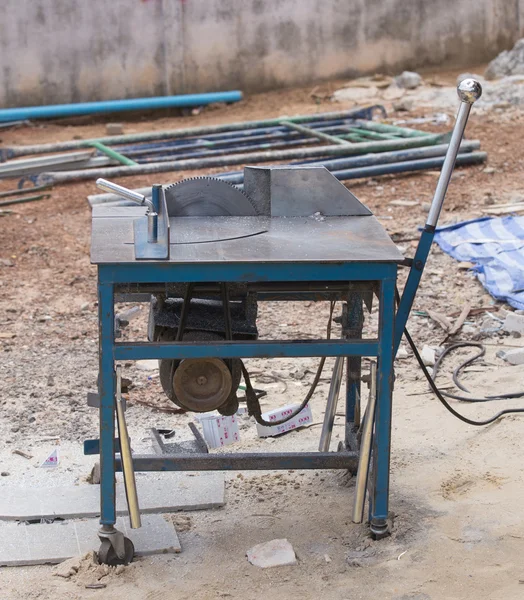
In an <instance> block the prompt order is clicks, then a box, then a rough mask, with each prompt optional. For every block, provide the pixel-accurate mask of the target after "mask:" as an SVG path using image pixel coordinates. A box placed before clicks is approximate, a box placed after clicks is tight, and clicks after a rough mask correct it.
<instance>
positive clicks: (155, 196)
mask: <svg viewBox="0 0 524 600" xmlns="http://www.w3.org/2000/svg"><path fill="white" fill-rule="evenodd" d="M161 189H162V188H161V187H158V186H156V185H154V186H153V187H152V188H151V202H152V203H153V206H154V208H155V212H156V213H157V214H158V213H159V212H160V190H161Z"/></svg>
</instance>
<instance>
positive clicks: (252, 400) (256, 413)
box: [240, 301, 336, 427]
mask: <svg viewBox="0 0 524 600" xmlns="http://www.w3.org/2000/svg"><path fill="white" fill-rule="evenodd" d="M335 304H336V302H333V301H331V302H330V305H329V319H328V324H327V332H326V334H327V335H326V338H327V339H328V340H329V339H331V323H332V319H333V312H334V310H335ZM325 362H326V357H325V356H323V357H322V358H321V359H320V362H319V364H318V367H317V372H316V374H315V378H314V379H313V383H312V384H311V387H310V388H309V391H308V393H307V394H306V397H305V398H304V400H303V401H302V403H301V404H300V406H299V407H298V408H297V409H296V410H295V412H293V413H292V414H290V415H288V416H287V417H284V418H283V419H279V420H278V421H266V420H265V419H264V418H263V417H262V409H261V408H260V402H259V401H258V398H257V396H256V394H255V390H254V389H253V386H252V385H251V379H250V378H249V373H248V371H247V369H246V367H245V365H244V363H243V362H242V361H241V363H240V364H241V366H242V375H243V376H244V382H245V384H246V401H247V408H248V414H249V415H251V416H253V417H255V420H256V422H257V423H259V424H260V425H264V426H266V427H274V426H275V425H282V424H283V423H287V422H288V421H290V420H291V419H294V418H295V417H296V416H297V415H298V414H299V413H300V412H301V411H302V410H303V409H304V408H305V407H306V404H307V403H308V402H309V401H310V400H311V397H312V396H313V393H314V392H315V389H316V388H317V385H318V382H319V381H320V377H321V375H322V371H323V369H324V364H325Z"/></svg>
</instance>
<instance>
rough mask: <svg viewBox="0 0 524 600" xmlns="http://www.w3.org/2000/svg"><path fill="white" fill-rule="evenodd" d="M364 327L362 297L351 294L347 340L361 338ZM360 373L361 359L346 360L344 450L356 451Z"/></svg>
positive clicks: (348, 304) (348, 308)
mask: <svg viewBox="0 0 524 600" xmlns="http://www.w3.org/2000/svg"><path fill="white" fill-rule="evenodd" d="M363 325H364V311H363V308H362V296H361V295H360V294H358V293H351V294H350V295H349V298H348V302H347V331H346V337H347V338H349V339H360V338H362V327H363ZM361 371H362V358H361V357H360V356H350V357H348V358H347V369H346V373H347V376H346V435H345V438H346V439H345V442H346V444H345V445H346V449H347V450H358V443H357V436H356V433H357V429H358V426H359V423H358V422H357V423H356V422H355V416H357V419H358V420H359V415H360V379H361Z"/></svg>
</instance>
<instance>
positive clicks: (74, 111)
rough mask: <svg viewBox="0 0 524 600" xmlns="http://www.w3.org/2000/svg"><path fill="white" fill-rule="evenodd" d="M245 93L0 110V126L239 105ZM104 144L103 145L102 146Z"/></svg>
mask: <svg viewBox="0 0 524 600" xmlns="http://www.w3.org/2000/svg"><path fill="white" fill-rule="evenodd" d="M240 100H242V92H240V91H238V90H234V91H231V92H215V93H210V94H186V95H182V96H157V97H153V98H131V99H127V100H103V101H101V102H78V103H75V104H51V105H49V106H26V107H23V108H4V109H2V110H0V122H3V121H14V120H16V119H49V118H55V117H71V116H76V115H93V114H97V113H112V112H122V111H126V110H152V109H158V108H172V107H186V106H204V105H206V104H212V103H213V102H227V103H231V102H239V101H240ZM102 143H103V142H102Z"/></svg>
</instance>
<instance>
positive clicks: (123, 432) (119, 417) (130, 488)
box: [116, 365, 142, 529]
mask: <svg viewBox="0 0 524 600" xmlns="http://www.w3.org/2000/svg"><path fill="white" fill-rule="evenodd" d="M116 422H117V425H118V438H119V440H120V456H121V457H122V458H121V465H122V472H123V474H124V488H125V491H126V498H127V507H128V509H129V522H130V525H131V529H139V528H140V527H141V526H142V523H141V520H140V508H139V505H138V493H137V490H136V480H135V471H134V467H133V456H132V453H131V444H130V442H129V432H128V430H127V424H126V417H125V414H124V406H123V404H122V369H121V367H120V365H118V366H117V367H116Z"/></svg>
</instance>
